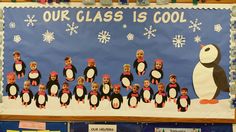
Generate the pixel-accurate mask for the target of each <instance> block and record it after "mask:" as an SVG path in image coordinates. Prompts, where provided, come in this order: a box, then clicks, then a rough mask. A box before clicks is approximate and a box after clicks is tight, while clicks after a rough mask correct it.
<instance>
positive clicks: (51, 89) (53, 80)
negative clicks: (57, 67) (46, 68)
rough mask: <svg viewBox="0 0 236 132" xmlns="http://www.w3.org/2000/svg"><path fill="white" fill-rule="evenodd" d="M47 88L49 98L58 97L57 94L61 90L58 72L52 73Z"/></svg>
mask: <svg viewBox="0 0 236 132" xmlns="http://www.w3.org/2000/svg"><path fill="white" fill-rule="evenodd" d="M46 88H47V90H48V95H49V96H53V97H57V94H58V92H59V90H60V84H59V82H58V73H57V72H55V71H52V72H51V73H50V75H49V80H48V82H47V85H46Z"/></svg>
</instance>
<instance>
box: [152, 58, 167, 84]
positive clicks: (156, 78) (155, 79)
mask: <svg viewBox="0 0 236 132" xmlns="http://www.w3.org/2000/svg"><path fill="white" fill-rule="evenodd" d="M162 69H163V60H162V59H156V60H155V64H154V68H153V69H152V70H151V72H150V74H149V76H150V82H151V83H152V84H156V85H157V84H158V83H159V82H160V80H161V79H162V78H163V76H164V73H163V71H162Z"/></svg>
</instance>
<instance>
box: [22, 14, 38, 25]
mask: <svg viewBox="0 0 236 132" xmlns="http://www.w3.org/2000/svg"><path fill="white" fill-rule="evenodd" d="M34 17H35V15H32V16H30V15H27V19H25V20H24V22H26V23H27V27H29V26H32V27H33V26H34V24H35V23H36V22H37V21H38V20H36V19H35V18H34Z"/></svg>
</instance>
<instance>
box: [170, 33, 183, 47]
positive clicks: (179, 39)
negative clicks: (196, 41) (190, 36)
mask: <svg viewBox="0 0 236 132" xmlns="http://www.w3.org/2000/svg"><path fill="white" fill-rule="evenodd" d="M172 42H173V45H174V46H175V47H176V48H181V47H183V46H184V45H185V42H186V40H185V37H184V36H183V35H175V37H174V38H173V40H172Z"/></svg>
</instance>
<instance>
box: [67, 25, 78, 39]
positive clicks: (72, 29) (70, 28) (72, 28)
mask: <svg viewBox="0 0 236 132" xmlns="http://www.w3.org/2000/svg"><path fill="white" fill-rule="evenodd" d="M67 27H68V28H67V29H66V31H67V32H70V36H71V35H73V33H75V34H77V33H78V32H77V29H78V28H79V26H76V25H75V23H74V22H72V24H71V25H70V24H67Z"/></svg>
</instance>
